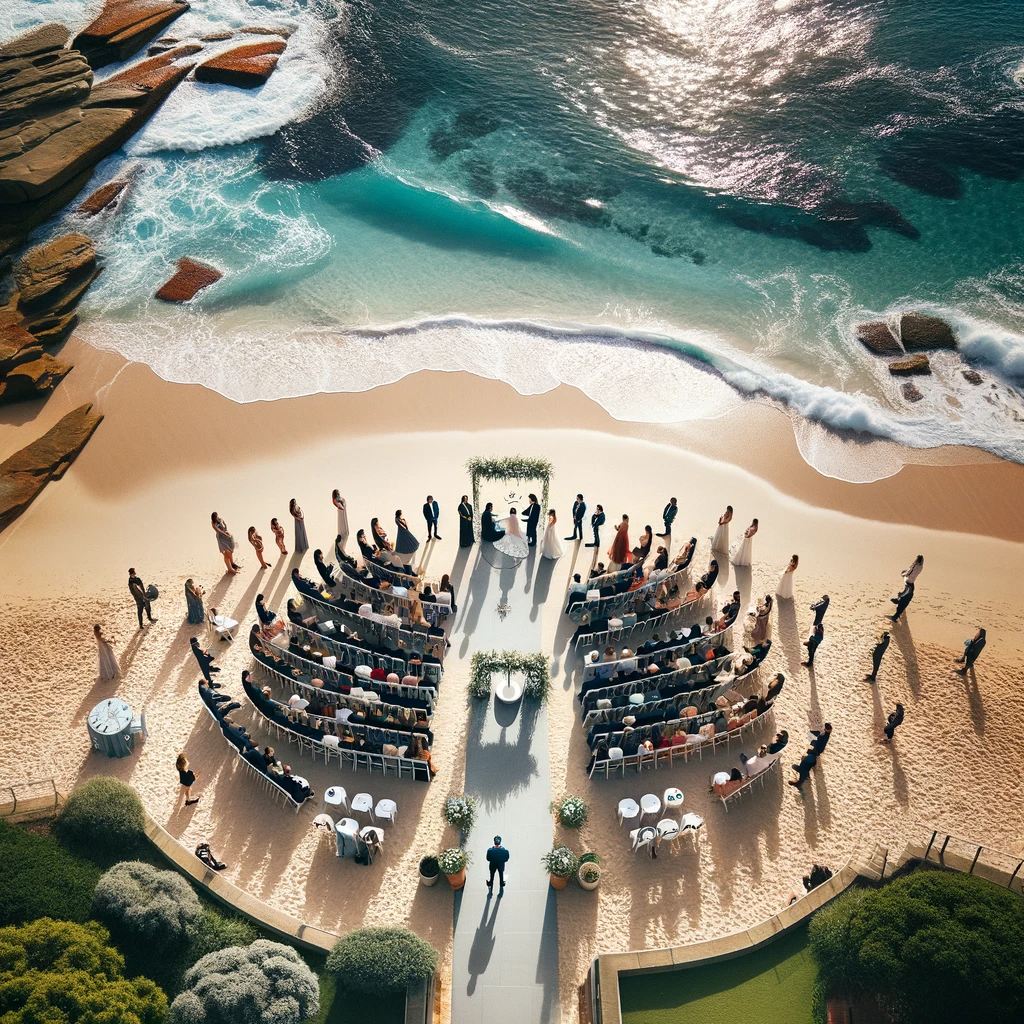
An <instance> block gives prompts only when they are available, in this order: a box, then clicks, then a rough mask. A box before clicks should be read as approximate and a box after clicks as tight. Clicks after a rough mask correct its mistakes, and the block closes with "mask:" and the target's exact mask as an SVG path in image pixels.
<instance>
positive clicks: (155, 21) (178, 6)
mask: <svg viewBox="0 0 1024 1024" xmlns="http://www.w3.org/2000/svg"><path fill="white" fill-rule="evenodd" d="M188 9H189V8H188V4H187V3H185V2H184V0H106V3H104V5H103V11H102V12H101V13H100V16H99V17H98V18H97V19H96V20H95V21H93V22H92V23H91V24H89V25H87V26H86V27H85V28H84V29H82V31H81V32H79V33H78V35H77V36H75V41H74V44H73V45H74V47H75V49H76V50H79V51H80V52H81V53H83V54H84V55H85V58H86V60H88V61H89V63H90V64H91V65H92V67H94V68H101V67H103V66H104V65H105V64H115V63H117V62H118V61H122V60H127V59H128V58H129V57H130V56H131V55H132V54H133V53H137V52H138V51H139V50H141V49H142V47H143V46H145V45H146V43H148V42H151V41H152V40H153V39H155V38H156V37H157V36H158V35H159V34H160V33H161V32H162V31H163V30H164V29H165V28H166V27H167V26H168V25H170V23H171V22H172V21H174V20H175V19H177V18H180V17H181V16H182V15H183V14H184V13H185V12H186V11H187V10H188Z"/></svg>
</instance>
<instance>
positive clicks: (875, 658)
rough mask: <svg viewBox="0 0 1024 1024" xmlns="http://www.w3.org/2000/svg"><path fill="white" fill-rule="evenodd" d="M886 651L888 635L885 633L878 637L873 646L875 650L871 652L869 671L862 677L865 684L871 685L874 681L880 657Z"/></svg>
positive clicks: (880, 663) (880, 662)
mask: <svg viewBox="0 0 1024 1024" xmlns="http://www.w3.org/2000/svg"><path fill="white" fill-rule="evenodd" d="M888 649H889V634H888V632H886V633H883V634H882V635H881V637H879V640H878V643H877V644H875V649H874V650H873V651H872V652H871V671H870V672H869V673H868V674H867V675H866V676H865V677H864V682H865V683H873V682H874V681H875V677H876V676H877V675H878V670H879V668H880V667H881V665H882V656H883V655H884V654H885V652H886V651H887V650H888Z"/></svg>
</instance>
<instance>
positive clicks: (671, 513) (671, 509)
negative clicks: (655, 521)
mask: <svg viewBox="0 0 1024 1024" xmlns="http://www.w3.org/2000/svg"><path fill="white" fill-rule="evenodd" d="M678 513H679V505H678V503H677V502H676V499H675V498H669V500H668V504H667V505H666V506H665V508H664V509H663V510H662V513H661V518H662V521H663V522H664V523H665V532H664V533H659V534H658V536H659V537H671V536H672V521H673V520H674V519H675V517H676V515H677V514H678Z"/></svg>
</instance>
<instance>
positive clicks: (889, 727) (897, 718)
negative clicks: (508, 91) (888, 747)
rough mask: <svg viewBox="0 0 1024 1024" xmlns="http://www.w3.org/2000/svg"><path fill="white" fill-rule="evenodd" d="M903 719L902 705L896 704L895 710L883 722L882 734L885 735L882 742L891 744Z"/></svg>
mask: <svg viewBox="0 0 1024 1024" xmlns="http://www.w3.org/2000/svg"><path fill="white" fill-rule="evenodd" d="M903 718H904V713H903V705H902V704H900V703H897V704H896V710H895V711H893V712H891V713H890V715H889V717H888V718H887V719H886V720H885V728H884V729H883V730H882V732H884V733H885V740H883V741H882V742H890V743H891V742H892V738H893V735H894V733H895V732H896V730H897V729H898V728H899V727H900V726H901V725H902V724H903Z"/></svg>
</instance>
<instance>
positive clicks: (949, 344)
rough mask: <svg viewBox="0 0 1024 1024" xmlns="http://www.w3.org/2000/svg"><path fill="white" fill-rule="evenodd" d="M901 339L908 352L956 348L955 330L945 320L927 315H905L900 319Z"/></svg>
mask: <svg viewBox="0 0 1024 1024" xmlns="http://www.w3.org/2000/svg"><path fill="white" fill-rule="evenodd" d="M900 338H901V340H902V341H903V347H904V348H905V349H906V350H907V351H908V352H921V351H924V350H926V349H932V348H956V335H955V334H954V333H953V328H952V327H950V326H949V324H947V323H946V321H945V320H941V319H940V318H939V317H937V316H928V315H927V314H926V313H904V314H903V316H902V317H900Z"/></svg>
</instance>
